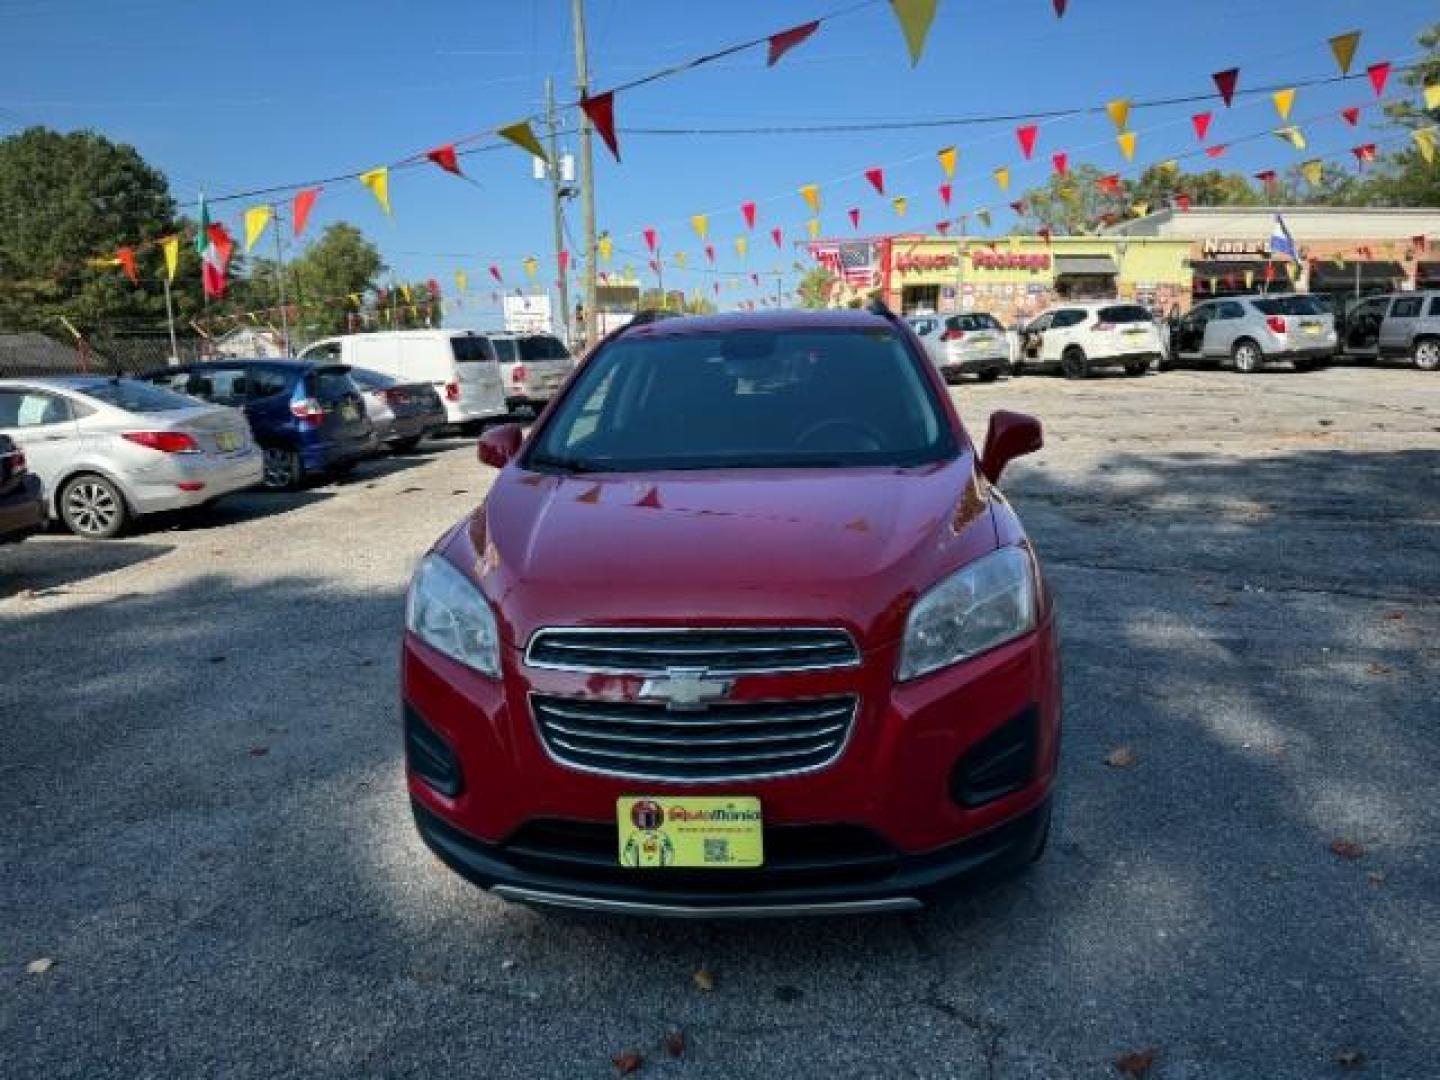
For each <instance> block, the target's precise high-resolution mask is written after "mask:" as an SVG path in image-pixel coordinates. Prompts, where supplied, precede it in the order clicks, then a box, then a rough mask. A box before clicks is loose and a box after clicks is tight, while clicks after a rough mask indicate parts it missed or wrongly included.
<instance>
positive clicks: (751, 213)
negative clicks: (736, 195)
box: [740, 202, 755, 229]
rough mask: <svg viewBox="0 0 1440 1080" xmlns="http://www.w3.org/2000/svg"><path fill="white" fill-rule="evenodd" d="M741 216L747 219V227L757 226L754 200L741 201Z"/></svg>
mask: <svg viewBox="0 0 1440 1080" xmlns="http://www.w3.org/2000/svg"><path fill="white" fill-rule="evenodd" d="M740 216H741V217H743V218H744V219H745V227H746V228H747V229H753V228H754V227H755V204H754V203H753V202H747V203H741V204H740Z"/></svg>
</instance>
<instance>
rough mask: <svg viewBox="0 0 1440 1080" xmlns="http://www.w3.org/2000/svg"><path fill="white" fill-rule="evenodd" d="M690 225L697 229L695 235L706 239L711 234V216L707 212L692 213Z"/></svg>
mask: <svg viewBox="0 0 1440 1080" xmlns="http://www.w3.org/2000/svg"><path fill="white" fill-rule="evenodd" d="M690 227H691V228H692V229H694V230H695V235H696V236H698V237H700V239H701V240H704V239H705V238H706V237H707V236H709V235H710V218H709V217H708V216H706V215H705V214H691V215H690Z"/></svg>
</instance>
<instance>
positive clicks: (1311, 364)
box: [1290, 356, 1320, 371]
mask: <svg viewBox="0 0 1440 1080" xmlns="http://www.w3.org/2000/svg"><path fill="white" fill-rule="evenodd" d="M1290 363H1291V364H1292V365H1294V367H1295V370H1296V371H1314V370H1315V369H1316V368H1317V367H1319V366H1320V365H1319V364H1318V363H1317V362H1316V361H1314V360H1307V359H1305V358H1304V357H1298V356H1297V357H1296V358H1295V359H1294V360H1292V361H1290Z"/></svg>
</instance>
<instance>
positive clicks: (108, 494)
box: [58, 473, 130, 540]
mask: <svg viewBox="0 0 1440 1080" xmlns="http://www.w3.org/2000/svg"><path fill="white" fill-rule="evenodd" d="M58 510H59V512H60V520H61V521H63V522H64V523H65V527H66V528H67V529H69V530H70V531H71V532H72V533H74V534H75V535H76V536H81V537H84V538H85V539H86V540H109V539H112V538H113V537H116V536H119V535H120V533H121V532H122V531H123V530H124V528H125V525H126V523H127V522H128V521H129V520H130V510H129V507H127V506H126V505H125V496H124V494H122V493H121V491H120V489H119V488H118V487H117V486H115V484H113V483H111V482H110V481H109V480H107V479H105V477H103V476H100V475H99V474H98V473H81V474H80V475H79V476H72V477H71V478H70V479H69V480H67V481H65V486H64V487H62V488H61V489H60V498H59V505H58Z"/></svg>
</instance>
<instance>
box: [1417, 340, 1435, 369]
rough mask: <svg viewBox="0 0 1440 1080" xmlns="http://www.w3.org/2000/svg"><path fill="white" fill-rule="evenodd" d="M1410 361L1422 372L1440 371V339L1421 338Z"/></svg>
mask: <svg viewBox="0 0 1440 1080" xmlns="http://www.w3.org/2000/svg"><path fill="white" fill-rule="evenodd" d="M1410 359H1411V361H1412V362H1413V363H1414V364H1415V366H1416V367H1417V368H1419V369H1420V370H1421V371H1440V338H1421V339H1420V340H1419V341H1417V342H1415V351H1414V352H1413V353H1412V354H1411V356H1410Z"/></svg>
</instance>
